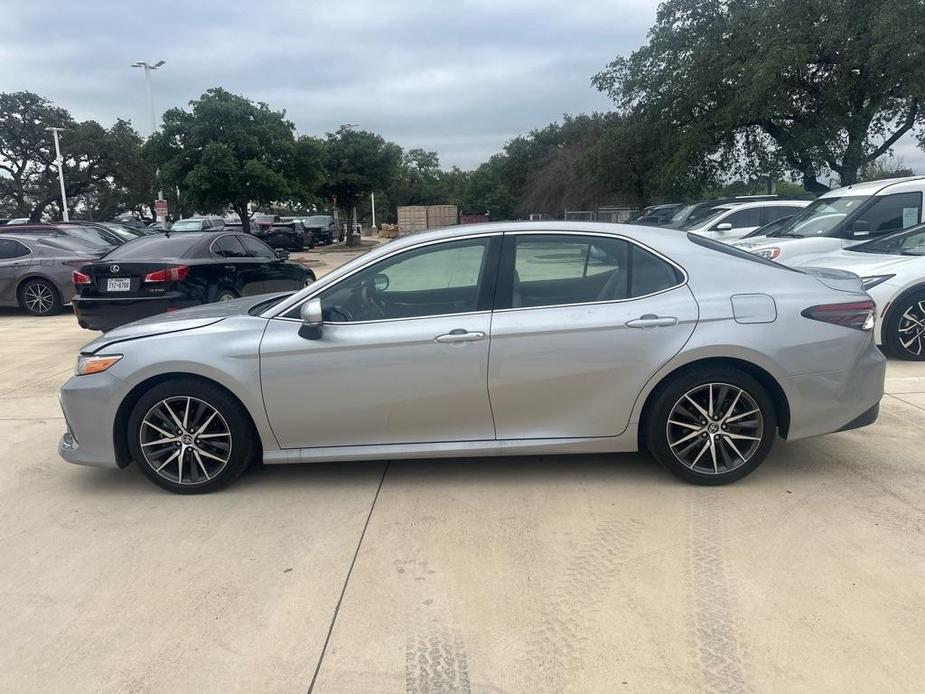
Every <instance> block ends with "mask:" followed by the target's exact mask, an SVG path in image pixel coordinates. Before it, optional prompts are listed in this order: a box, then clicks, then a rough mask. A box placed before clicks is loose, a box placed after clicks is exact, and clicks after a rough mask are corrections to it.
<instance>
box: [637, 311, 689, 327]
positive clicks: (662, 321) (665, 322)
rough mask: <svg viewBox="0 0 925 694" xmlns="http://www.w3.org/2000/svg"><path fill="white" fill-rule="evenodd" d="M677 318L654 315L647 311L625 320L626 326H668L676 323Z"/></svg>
mask: <svg viewBox="0 0 925 694" xmlns="http://www.w3.org/2000/svg"><path fill="white" fill-rule="evenodd" d="M677 324H678V319H677V318H675V317H673V316H656V315H655V314H654V313H647V314H646V315H644V316H640V317H639V318H636V319H634V320H631V321H627V322H626V327H627V328H670V327H671V326H672V325H677Z"/></svg>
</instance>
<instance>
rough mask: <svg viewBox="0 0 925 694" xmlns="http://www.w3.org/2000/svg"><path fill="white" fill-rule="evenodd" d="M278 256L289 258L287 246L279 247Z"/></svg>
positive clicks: (282, 258) (284, 258) (283, 258)
mask: <svg viewBox="0 0 925 694" xmlns="http://www.w3.org/2000/svg"><path fill="white" fill-rule="evenodd" d="M276 257H277V258H279V259H280V260H289V251H287V250H286V249H285V248H277V249H276Z"/></svg>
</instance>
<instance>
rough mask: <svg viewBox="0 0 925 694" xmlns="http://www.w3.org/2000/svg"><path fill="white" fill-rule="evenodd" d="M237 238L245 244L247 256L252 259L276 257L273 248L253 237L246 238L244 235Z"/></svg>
mask: <svg viewBox="0 0 925 694" xmlns="http://www.w3.org/2000/svg"><path fill="white" fill-rule="evenodd" d="M236 238H237V239H238V240H239V241H240V242H241V243H243V244H244V248H245V249H246V250H247V254H248V255H249V256H251V257H252V258H275V257H276V252H275V251H274V250H273V249H272V248H270V247H269V246H268V245H267V244H265V243H264V242H263V241H259V240H257V239H255V238H254V237H253V236H246V235H244V234H242V235H241V236H238V237H236Z"/></svg>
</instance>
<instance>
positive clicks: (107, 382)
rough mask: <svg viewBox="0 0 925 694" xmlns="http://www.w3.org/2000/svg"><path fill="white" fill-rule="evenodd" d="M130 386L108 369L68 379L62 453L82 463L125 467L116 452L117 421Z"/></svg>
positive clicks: (64, 388) (63, 405)
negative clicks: (114, 438)
mask: <svg viewBox="0 0 925 694" xmlns="http://www.w3.org/2000/svg"><path fill="white" fill-rule="evenodd" d="M128 390H129V388H128V385H127V384H126V383H125V382H124V381H122V380H120V379H118V378H116V377H115V376H113V375H112V374H110V373H109V372H105V371H104V372H103V373H99V374H91V375H89V376H74V377H72V378H71V379H70V380H69V381H68V382H67V383H65V384H64V385H63V386H62V387H61V391H60V392H59V394H58V401H59V402H60V404H61V410H62V411H63V412H64V420H65V422H66V424H67V430H66V431H65V432H64V435H63V436H62V437H61V441H60V442H59V443H58V455H60V456H61V457H62V458H64V459H65V460H66V461H67V462H69V463H76V464H78V465H91V466H93V467H104V468H118V467H122V465H120V463H119V462H118V460H117V456H116V449H115V444H114V441H113V425H114V423H115V419H116V411H117V409H118V407H119V403H121V402H122V400H123V398H124V397H125V395H126V394H127V393H128ZM123 463H127V461H123Z"/></svg>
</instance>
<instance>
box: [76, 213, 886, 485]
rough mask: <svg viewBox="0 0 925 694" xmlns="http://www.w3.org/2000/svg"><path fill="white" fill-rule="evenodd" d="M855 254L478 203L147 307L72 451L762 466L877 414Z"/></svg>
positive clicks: (80, 394) (182, 473) (729, 476)
mask: <svg viewBox="0 0 925 694" xmlns="http://www.w3.org/2000/svg"><path fill="white" fill-rule="evenodd" d="M873 322H874V315H873V302H872V301H871V300H870V297H868V296H867V295H866V294H865V293H864V292H863V290H862V289H861V284H860V280H859V278H858V277H856V276H855V275H852V274H850V273H845V272H839V271H826V270H806V271H799V270H793V269H790V268H787V267H783V266H780V265H778V264H777V263H772V262H769V261H765V260H763V259H761V258H757V257H755V256H753V255H751V254H748V253H745V252H743V251H740V250H737V249H735V248H731V247H729V246H727V245H725V244H721V243H717V242H715V241H712V240H710V239H705V238H703V237H699V236H696V235H689V234H675V233H671V234H667V233H665V231H664V230H662V229H655V228H651V227H643V226H632V225H610V224H581V223H572V222H544V223H527V224H525V223H508V224H488V225H473V226H467V227H462V228H460V227H454V228H453V229H440V230H433V231H429V232H424V233H419V234H414V235H411V236H407V237H405V238H402V239H398V240H396V241H394V242H391V243H388V244H385V245H382V246H379V247H378V248H376V249H374V250H372V251H370V252H369V253H367V254H366V255H364V256H361V257H359V258H357V259H355V260H353V261H351V262H349V263H347V264H346V265H344V266H342V267H341V268H339V269H338V270H336V271H335V272H333V273H331V274H330V275H328V276H326V277H324V278H323V279H321V280H319V281H318V282H315V283H313V284H311V285H310V286H308V287H306V288H305V289H303V290H302V291H299V292H297V293H295V294H287V295H276V296H262V297H251V298H248V299H240V300H236V301H230V302H226V303H223V304H213V305H209V306H203V307H199V308H193V309H188V310H185V311H177V312H175V313H171V314H167V315H164V316H158V317H154V318H149V319H146V320H143V321H139V322H136V323H132V324H129V325H126V326H123V327H121V328H118V329H116V330H113V331H111V332H109V333H106V334H105V335H103V336H101V337H99V338H97V339H96V340H94V341H93V342H91V343H90V344H88V345H87V346H86V347H85V348H84V349H83V351H82V352H81V354H80V356H79V358H78V363H77V372H76V373H77V375H75V376H74V377H73V378H71V379H70V380H69V381H68V382H67V383H66V384H65V385H64V386H63V388H62V389H61V404H62V407H63V410H64V414H65V418H66V420H67V431H66V433H65V434H64V436H63V438H62V440H61V443H60V447H59V450H60V453H61V455H62V456H63V457H64V458H65V459H66V460H68V461H71V462H74V463H81V464H85V465H96V466H103V467H125V466H126V465H128V464H129V463H130V462H132V461H135V462H136V463H137V464H138V465H139V466H140V467H141V469H142V470H143V471H144V473H145V474H146V475H147V476H148V477H150V478H151V480H153V481H154V482H155V483H157V484H159V485H161V486H162V487H164V488H166V489H169V490H172V491H175V492H182V493H197V492H206V491H212V490H214V489H216V488H218V487H221V486H223V485H225V484H228V483H229V482H231V481H232V480H234V479H235V478H237V477H238V476H239V475H240V474H241V473H242V472H243V471H244V470H245V469H246V468H247V466H248V465H249V464H251V463H252V462H254V461H256V460H260V459H262V460H263V462H264V463H299V462H316V461H340V460H376V459H398V458H437V457H450V456H495V455H539V454H553V453H615V452H619V451H635V450H637V449H640V448H645V449H646V450H648V451H650V452H651V454H652V455H653V456H654V457H655V458H656V459H657V460H659V461H660V462H661V463H663V464H664V465H665V466H666V467H667V468H668V469H669V470H671V471H672V472H674V473H675V474H676V475H678V476H679V477H681V478H683V479H685V480H687V481H690V482H694V483H699V484H722V483H725V482H729V481H732V480H736V479H738V478H741V477H744V476H745V475H747V474H748V473H750V472H751V471H753V470H754V469H755V468H756V467H757V466H758V465H759V464H760V463H761V462H762V461H763V460H764V459H765V457H766V456H767V455H768V452H769V451H770V449H771V446H772V444H773V443H774V440H775V438H776V437H777V436H780V437H782V438H784V439H788V440H794V439H801V438H805V437H808V436H817V435H819V434H827V433H830V432H835V431H841V430H844V429H849V428H853V427H859V426H864V425H866V424H869V423H871V422H873V421H874V419H875V418H876V416H877V412H878V407H879V401H880V398H881V396H882V394H883V379H884V372H885V362H884V358H883V356H882V355H881V354H880V352H879V351H878V350H877V348H876V346H875V345H874V342H873V338H872V334H871V328H872V326H873Z"/></svg>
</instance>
